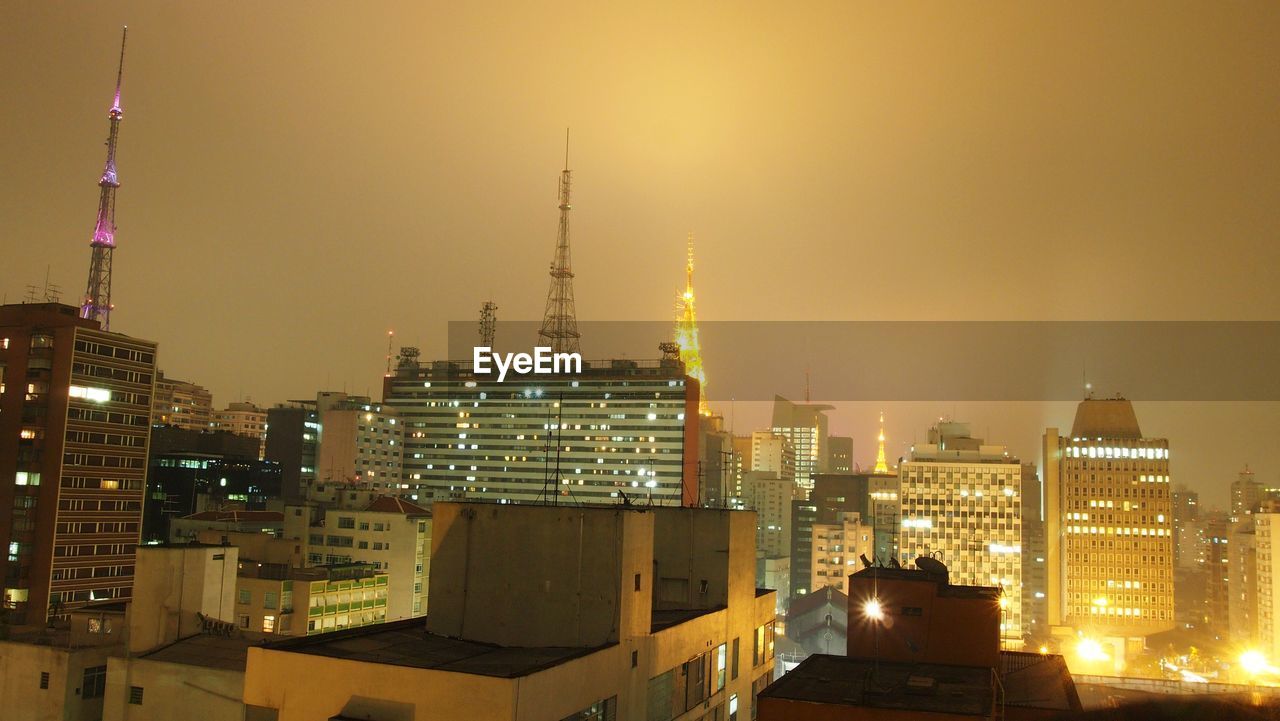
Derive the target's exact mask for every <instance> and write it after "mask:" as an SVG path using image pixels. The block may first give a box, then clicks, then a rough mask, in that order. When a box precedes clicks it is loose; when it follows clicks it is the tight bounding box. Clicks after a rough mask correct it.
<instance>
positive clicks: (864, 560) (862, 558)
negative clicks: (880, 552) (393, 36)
mask: <svg viewBox="0 0 1280 721" xmlns="http://www.w3.org/2000/svg"><path fill="white" fill-rule="evenodd" d="M858 560H860V561H862V567H863V568H871V559H870V558H867V554H865V553H859V554H858Z"/></svg>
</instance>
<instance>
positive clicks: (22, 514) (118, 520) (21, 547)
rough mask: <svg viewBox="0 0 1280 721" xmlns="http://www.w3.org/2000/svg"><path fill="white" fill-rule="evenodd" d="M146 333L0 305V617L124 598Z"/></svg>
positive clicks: (142, 437) (37, 617)
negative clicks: (0, 599) (2, 553)
mask: <svg viewBox="0 0 1280 721" xmlns="http://www.w3.org/2000/svg"><path fill="white" fill-rule="evenodd" d="M155 367H156V344H155V343H153V342H151V341H146V340H140V339H137V338H131V337H129V336H126V335H121V334H119V333H109V332H106V331H103V330H101V329H100V326H99V324H98V322H97V321H96V320H85V319H81V318H80V317H79V309H77V308H75V307H72V306H67V305H61V304H57V303H44V304H29V305H7V306H0V479H5V482H4V483H0V504H3V507H4V508H9V509H12V511H11V512H8V513H5V514H3V515H2V516H0V539H3V540H5V541H7V546H8V549H9V553H8V554H7V556H6V557H5V558H6V560H5V561H4V565H3V566H2V567H3V569H4V596H5V605H6V607H8V608H10V609H12V610H11V615H10V623H14V624H22V623H29V624H42V623H44V622H45V620H46V619H47V618H48V617H50V616H62V615H65V614H66V613H68V612H69V611H71V610H73V609H75V608H78V607H80V606H83V605H84V604H86V603H89V602H91V601H100V600H106V599H112V600H116V599H128V598H129V597H130V594H131V592H132V587H133V571H134V560H133V554H134V549H135V547H136V546H137V544H138V539H139V533H140V531H141V522H142V496H143V488H144V487H145V485H146V475H147V446H148V442H149V439H150V430H151V407H152V401H151V397H152V392H153V390H154V387H155Z"/></svg>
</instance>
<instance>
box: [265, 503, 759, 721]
mask: <svg viewBox="0 0 1280 721" xmlns="http://www.w3.org/2000/svg"><path fill="white" fill-rule="evenodd" d="M434 513H435V524H436V529H435V531H436V536H435V539H434V541H433V545H432V554H431V555H432V558H433V559H434V564H435V572H434V573H433V576H432V577H433V582H432V584H433V585H432V589H431V598H432V608H431V613H430V614H429V615H428V616H427V619H426V621H425V624H424V622H423V621H419V620H413V621H403V622H392V623H388V624H386V625H384V626H381V627H375V628H370V629H360V630H355V631H350V632H347V633H346V634H341V635H340V636H334V637H327V636H324V635H322V636H316V637H309V638H306V639H294V640H289V641H285V642H282V643H280V644H276V645H274V646H271V647H267V648H253V649H250V651H249V659H248V670H247V675H246V683H245V694H244V700H245V702H246V704H247V705H248V710H249V712H250V713H271V712H273V711H274V714H273V716H272V718H276V719H278V720H279V721H294V720H299V721H300V720H303V719H305V720H306V721H312V720H313V719H327V718H379V719H382V718H386V719H392V718H395V719H413V720H414V721H436V720H443V719H449V720H452V719H461V718H465V719H472V720H476V721H487V720H489V719H504V720H506V719H512V720H514V719H530V720H532V719H567V718H574V719H614V718H616V719H628V720H640V719H655V720H657V719H662V720H664V721H669V720H670V719H692V718H703V717H709V718H721V719H730V718H734V719H743V720H745V719H749V718H751V717H752V710H751V707H752V703H753V699H754V695H755V694H756V693H758V691H759V690H761V689H763V688H764V686H766V685H767V684H768V683H769V681H770V679H771V678H772V672H773V665H774V659H773V628H774V626H773V620H774V602H775V599H774V593H773V592H771V591H757V590H756V588H755V583H754V569H753V566H754V559H755V552H754V535H755V521H754V519H753V518H752V515H753V514H750V513H744V512H736V511H727V510H713V509H699V508H677V507H622V506H611V507H600V506H544V505H538V506H535V505H499V504H492V505H491V504H476V503H467V504H463V503H443V502H437V503H436V505H435V507H434ZM726 551H727V553H726Z"/></svg>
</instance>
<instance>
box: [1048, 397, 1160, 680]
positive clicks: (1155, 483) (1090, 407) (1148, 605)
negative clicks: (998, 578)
mask: <svg viewBox="0 0 1280 721" xmlns="http://www.w3.org/2000/svg"><path fill="white" fill-rule="evenodd" d="M1044 454H1045V455H1044V466H1043V467H1044V473H1045V483H1044V489H1045V522H1046V524H1047V534H1046V535H1047V538H1048V542H1049V543H1048V548H1049V554H1048V575H1049V624H1050V626H1051V627H1063V628H1064V629H1066V631H1067V632H1070V630H1072V629H1074V630H1076V631H1083V632H1086V633H1093V634H1097V635H1099V636H1102V637H1107V638H1113V637H1114V638H1116V639H1122V640H1125V641H1124V642H1123V645H1124V646H1126V647H1128V646H1132V645H1136V644H1137V643H1139V642H1137V641H1135V642H1134V643H1133V644H1130V643H1129V642H1128V641H1127V640H1126V639H1135V638H1139V637H1143V636H1147V635H1150V634H1153V633H1159V632H1161V631H1166V630H1168V629H1170V628H1172V627H1173V625H1174V609H1173V517H1172V516H1173V512H1172V507H1171V506H1172V503H1171V498H1170V485H1169V442H1168V441H1167V440H1165V439H1163V438H1148V437H1144V436H1143V435H1142V431H1141V430H1140V428H1139V426H1138V419H1137V416H1136V415H1135V414H1134V412H1133V406H1132V404H1131V403H1130V402H1129V401H1127V400H1123V399H1119V398H1117V399H1109V400H1095V399H1087V400H1084V401H1082V402H1081V403H1080V405H1079V406H1077V408H1076V417H1075V422H1074V424H1073V425H1072V429H1071V435H1070V436H1069V437H1063V436H1060V435H1059V434H1058V429H1056V428H1049V429H1047V430H1046V431H1045V435H1044ZM1120 663H1121V662H1119V661H1118V662H1117V665H1119V664H1120Z"/></svg>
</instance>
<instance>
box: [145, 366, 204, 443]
mask: <svg viewBox="0 0 1280 721" xmlns="http://www.w3.org/2000/svg"><path fill="white" fill-rule="evenodd" d="M151 408H152V410H151V425H153V426H175V427H177V428H182V429H184V430H188V431H207V430H209V428H210V426H211V424H212V422H213V394H212V393H210V392H209V391H208V390H207V389H205V388H204V387H203V386H199V385H196V384H195V383H191V382H188V381H180V380H178V379H176V378H166V377H165V375H164V372H163V371H158V372H157V373H156V391H155V394H154V395H153V396H152V397H151Z"/></svg>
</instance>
